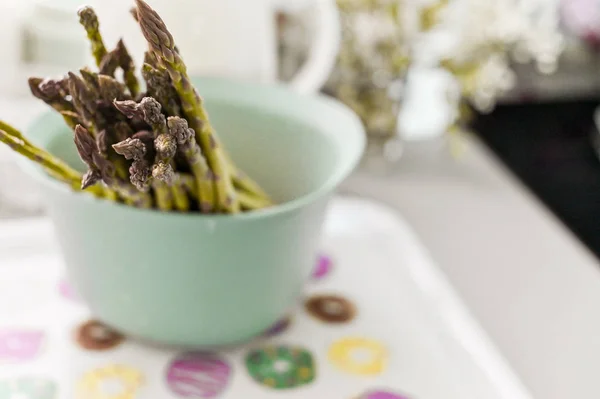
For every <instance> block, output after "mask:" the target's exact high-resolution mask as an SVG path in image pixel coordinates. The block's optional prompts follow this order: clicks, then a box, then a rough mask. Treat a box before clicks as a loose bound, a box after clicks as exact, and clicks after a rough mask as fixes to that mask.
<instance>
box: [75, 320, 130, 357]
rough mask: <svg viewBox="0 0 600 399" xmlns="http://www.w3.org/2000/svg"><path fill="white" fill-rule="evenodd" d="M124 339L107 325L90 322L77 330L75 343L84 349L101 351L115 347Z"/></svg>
mask: <svg viewBox="0 0 600 399" xmlns="http://www.w3.org/2000/svg"><path fill="white" fill-rule="evenodd" d="M124 339H125V338H124V337H123V335H121V334H120V333H118V332H116V331H115V330H113V329H112V328H110V327H108V326H107V325H105V324H103V323H101V322H99V321H96V320H90V321H88V322H87V323H84V324H82V325H81V326H79V328H78V329H77V333H76V340H77V343H78V344H79V345H80V346H81V347H82V348H84V349H88V350H95V351H102V350H108V349H112V348H115V347H117V346H118V345H119V344H121V342H123V340H124Z"/></svg>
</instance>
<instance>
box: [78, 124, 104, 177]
mask: <svg viewBox="0 0 600 399" xmlns="http://www.w3.org/2000/svg"><path fill="white" fill-rule="evenodd" d="M75 146H76V147H77V152H78V153H79V156H80V157H81V160H82V161H83V162H85V164H86V165H88V166H89V167H90V168H93V167H94V157H93V155H94V153H95V152H97V151H98V148H97V145H96V141H95V140H94V138H93V137H92V135H91V134H90V132H88V130H87V129H86V128H84V127H83V126H81V125H77V126H75Z"/></svg>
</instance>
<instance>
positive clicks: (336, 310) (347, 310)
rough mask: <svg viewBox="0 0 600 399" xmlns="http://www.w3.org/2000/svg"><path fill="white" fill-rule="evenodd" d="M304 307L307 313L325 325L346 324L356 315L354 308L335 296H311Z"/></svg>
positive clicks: (343, 299)
mask: <svg viewBox="0 0 600 399" xmlns="http://www.w3.org/2000/svg"><path fill="white" fill-rule="evenodd" d="M304 306H305V308H306V311H307V312H308V313H310V314H311V315H312V316H314V317H315V318H317V319H319V320H321V321H323V322H326V323H347V322H349V321H350V320H352V319H354V316H355V315H356V307H355V306H354V305H353V304H352V303H351V302H350V301H349V300H347V299H345V298H342V297H340V296H335V295H317V296H313V297H311V298H309V299H308V300H307V301H306V302H305V304H304Z"/></svg>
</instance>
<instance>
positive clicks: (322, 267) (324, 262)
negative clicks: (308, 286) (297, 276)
mask: <svg viewBox="0 0 600 399" xmlns="http://www.w3.org/2000/svg"><path fill="white" fill-rule="evenodd" d="M331 269H333V261H332V260H331V258H330V257H329V256H327V255H321V256H319V259H318V260H317V264H316V266H315V269H314V270H313V274H312V278H313V280H321V279H323V278H324V277H325V276H327V275H328V274H329V273H330V272H331Z"/></svg>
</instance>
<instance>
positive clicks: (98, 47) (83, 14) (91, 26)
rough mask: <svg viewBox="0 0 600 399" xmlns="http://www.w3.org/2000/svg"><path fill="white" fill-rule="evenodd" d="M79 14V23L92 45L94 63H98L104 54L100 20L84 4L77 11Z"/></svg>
mask: <svg viewBox="0 0 600 399" xmlns="http://www.w3.org/2000/svg"><path fill="white" fill-rule="evenodd" d="M77 14H78V15H79V23H80V24H81V25H83V27H84V29H85V31H86V33H87V37H88V39H89V41H90V43H91V45H92V54H93V55H94V59H95V60H96V64H97V65H100V63H101V62H102V59H103V58H104V56H105V55H106V53H107V52H106V47H105V46H104V41H103V40H102V35H101V34H100V22H99V21H98V16H97V15H96V12H95V11H94V9H93V8H92V7H89V6H84V7H82V8H80V9H79V11H78V12H77Z"/></svg>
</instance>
